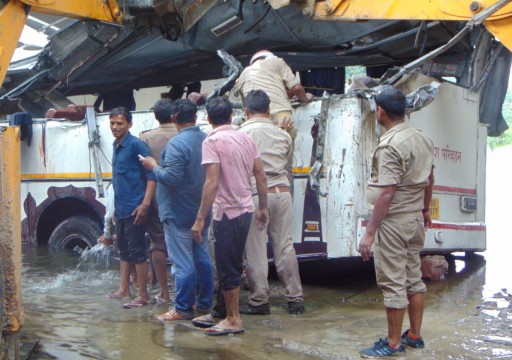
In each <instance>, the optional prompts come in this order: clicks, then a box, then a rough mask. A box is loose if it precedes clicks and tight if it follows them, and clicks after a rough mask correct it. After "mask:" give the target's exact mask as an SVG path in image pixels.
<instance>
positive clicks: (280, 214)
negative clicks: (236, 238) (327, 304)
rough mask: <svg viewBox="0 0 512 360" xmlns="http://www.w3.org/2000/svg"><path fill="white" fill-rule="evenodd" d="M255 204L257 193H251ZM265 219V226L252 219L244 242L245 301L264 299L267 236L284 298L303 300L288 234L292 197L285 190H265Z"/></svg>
mask: <svg viewBox="0 0 512 360" xmlns="http://www.w3.org/2000/svg"><path fill="white" fill-rule="evenodd" d="M252 198H253V201H254V205H255V206H256V208H257V207H258V196H257V195H256V196H253V197H252ZM267 203H268V210H269V213H270V217H269V223H268V226H267V228H266V231H265V230H260V229H258V227H257V224H256V221H255V219H254V214H255V212H254V213H253V219H252V222H251V227H250V229H249V235H248V236H247V243H246V245H245V255H246V258H247V259H246V260H247V267H246V269H245V271H246V275H247V281H248V283H249V288H250V289H251V294H250V295H249V299H248V300H249V301H248V303H249V304H250V305H253V306H259V305H263V304H266V303H268V298H269V295H270V288H269V286H268V279H267V278H268V258H267V238H268V239H269V241H270V242H271V244H272V249H273V251H274V261H275V266H276V270H277V275H278V276H279V280H280V281H281V284H282V285H283V287H284V288H285V290H286V297H287V299H288V301H293V302H295V301H303V295H302V284H301V281H300V275H299V265H298V262H297V256H296V254H295V249H294V248H293V242H292V238H291V235H290V227H291V220H292V197H291V194H290V193H289V192H279V190H276V192H275V193H271V192H269V193H268V195H267Z"/></svg>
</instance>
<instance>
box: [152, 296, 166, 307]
mask: <svg viewBox="0 0 512 360" xmlns="http://www.w3.org/2000/svg"><path fill="white" fill-rule="evenodd" d="M166 302H167V300H164V299H162V298H161V297H160V295H156V296H155V297H154V298H153V304H154V305H157V306H158V305H162V304H165V303H166Z"/></svg>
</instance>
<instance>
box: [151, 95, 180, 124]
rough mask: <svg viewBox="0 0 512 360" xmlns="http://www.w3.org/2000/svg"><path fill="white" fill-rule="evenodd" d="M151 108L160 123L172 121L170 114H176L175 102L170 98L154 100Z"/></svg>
mask: <svg viewBox="0 0 512 360" xmlns="http://www.w3.org/2000/svg"><path fill="white" fill-rule="evenodd" d="M151 110H153V112H154V113H155V118H156V119H157V120H158V122H159V123H160V124H168V123H170V122H171V121H172V118H171V117H172V115H174V114H176V104H175V103H174V101H172V100H171V99H160V100H157V102H155V105H153V106H152V107H151Z"/></svg>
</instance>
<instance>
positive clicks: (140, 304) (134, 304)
mask: <svg viewBox="0 0 512 360" xmlns="http://www.w3.org/2000/svg"><path fill="white" fill-rule="evenodd" d="M148 304H149V302H147V301H144V300H132V301H130V302H129V303H126V304H124V305H123V307H124V308H125V309H133V308H139V307H143V306H146V305H148Z"/></svg>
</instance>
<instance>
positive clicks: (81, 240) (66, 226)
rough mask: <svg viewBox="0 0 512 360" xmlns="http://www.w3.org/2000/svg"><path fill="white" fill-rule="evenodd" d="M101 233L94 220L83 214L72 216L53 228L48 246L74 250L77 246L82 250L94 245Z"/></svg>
mask: <svg viewBox="0 0 512 360" xmlns="http://www.w3.org/2000/svg"><path fill="white" fill-rule="evenodd" d="M101 234H102V231H101V228H100V226H99V225H98V224H97V223H96V222H95V221H94V220H92V219H90V218H88V217H85V216H72V217H70V218H68V219H66V220H64V221H63V222H61V223H60V224H59V225H58V226H57V227H56V228H55V230H53V232H52V234H51V235H50V239H49V240H48V247H49V248H51V249H64V250H74V249H75V248H76V247H77V246H78V247H80V248H81V249H82V250H84V249H87V248H91V247H93V246H94V245H96V241H97V239H98V237H100V235H101Z"/></svg>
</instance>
